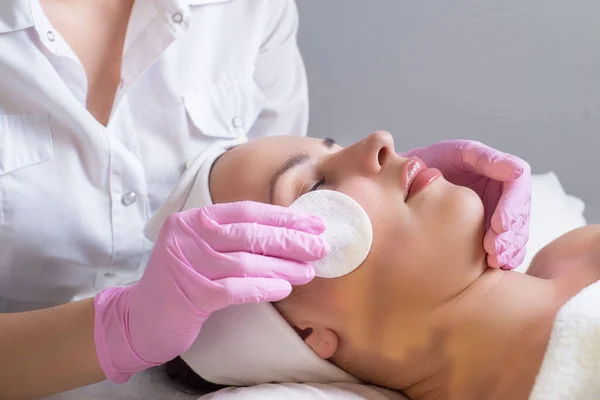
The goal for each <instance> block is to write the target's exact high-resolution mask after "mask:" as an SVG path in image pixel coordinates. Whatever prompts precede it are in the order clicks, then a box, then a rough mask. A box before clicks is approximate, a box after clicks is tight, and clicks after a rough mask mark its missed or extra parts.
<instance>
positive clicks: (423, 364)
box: [385, 269, 561, 399]
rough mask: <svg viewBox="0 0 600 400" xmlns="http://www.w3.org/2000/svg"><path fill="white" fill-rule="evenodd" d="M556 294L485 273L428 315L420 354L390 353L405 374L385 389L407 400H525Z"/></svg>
mask: <svg viewBox="0 0 600 400" xmlns="http://www.w3.org/2000/svg"><path fill="white" fill-rule="evenodd" d="M555 292H556V291H555V289H554V284H553V283H552V282H551V281H548V280H543V279H538V278H534V277H531V276H528V275H524V274H520V273H517V272H507V271H501V270H497V269H487V270H486V271H485V272H484V273H483V274H482V275H481V276H480V277H479V278H478V279H476V280H475V282H474V283H472V284H471V285H470V286H469V287H468V288H467V289H465V290H464V291H463V292H462V293H460V294H459V295H458V296H456V297H455V298H454V299H452V300H451V301H449V302H448V303H447V304H444V305H443V306H440V307H439V308H438V309H437V310H434V311H433V312H432V313H431V314H430V317H429V318H428V319H427V320H428V321H427V322H426V323H425V324H424V326H423V327H422V329H421V334H422V335H420V336H421V337H422V338H431V339H432V340H428V344H427V346H426V347H423V348H424V349H425V350H423V351H416V352H415V351H414V348H412V349H407V347H406V346H403V347H402V349H399V348H397V349H396V350H400V351H401V354H398V353H396V354H395V355H394V356H395V357H394V358H395V360H396V361H397V360H398V359H401V360H402V362H401V364H402V365H404V367H403V368H400V369H401V370H402V371H401V373H399V374H398V373H396V374H394V376H391V377H389V379H388V380H387V381H386V383H385V385H386V386H388V387H394V388H397V389H401V390H403V391H404V392H405V393H406V394H407V395H408V396H409V397H410V398H411V399H429V398H439V397H442V398H448V399H455V398H456V399H471V398H472V399H481V398H501V399H504V398H510V399H518V398H524V399H526V398H527V397H528V395H529V392H530V391H531V388H532V387H533V384H534V381H535V377H536V375H537V372H538V370H539V368H540V365H541V362H542V359H543V357H544V353H545V349H546V345H547V343H548V340H549V336H550V331H551V329H552V324H553V321H554V317H555V315H556V312H557V311H558V309H559V308H560V305H561V304H560V302H559V301H558V296H557V295H556V293H555ZM398 326H401V325H398ZM411 352H412V354H411ZM388 357H389V356H388ZM396 365H398V364H396ZM410 368H412V371H411V373H409V374H406V373H405V372H406V371H407V370H408V369H410ZM396 372H399V371H398V370H397V369H396ZM409 375H410V376H409ZM411 377H412V381H410V380H407V378H409V379H410V378H411Z"/></svg>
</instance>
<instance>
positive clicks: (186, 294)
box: [94, 202, 327, 382]
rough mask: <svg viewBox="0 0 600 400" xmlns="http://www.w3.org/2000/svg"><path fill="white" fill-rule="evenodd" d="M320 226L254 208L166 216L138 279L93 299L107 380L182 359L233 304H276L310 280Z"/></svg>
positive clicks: (231, 206)
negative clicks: (219, 313)
mask: <svg viewBox="0 0 600 400" xmlns="http://www.w3.org/2000/svg"><path fill="white" fill-rule="evenodd" d="M324 230H325V225H324V224H323V222H322V221H321V220H320V219H318V218H316V217H311V216H302V215H298V214H294V213H293V212H292V211H291V210H290V209H288V208H283V207H277V206H272V205H267V204H261V203H254V202H239V203H227V204H217V205H213V206H208V207H204V208H202V209H195V210H189V211H184V212H181V213H177V214H173V215H171V216H170V217H169V218H168V219H167V220H166V222H165V224H164V225H163V227H162V229H161V231H160V234H159V236H158V239H157V241H156V245H155V247H154V250H153V251H152V254H151V255H150V259H149V261H148V265H147V268H146V270H145V272H144V275H143V277H142V278H141V279H140V281H139V282H138V283H137V284H134V285H132V286H128V287H116V288H109V289H106V290H104V291H102V292H100V293H99V294H98V295H97V296H96V297H95V299H94V307H95V312H96V314H95V326H94V339H95V343H96V352H97V355H98V359H99V362H100V366H101V367H102V369H103V370H104V372H105V374H106V377H107V378H108V379H110V380H112V381H115V382H126V381H127V380H128V379H129V378H130V377H131V375H133V374H134V373H136V372H138V371H141V370H143V369H146V368H148V367H151V366H155V365H160V364H162V363H164V362H166V361H169V360H171V359H173V358H175V357H176V356H178V355H179V354H181V353H183V352H185V351H186V350H187V349H188V348H189V347H190V346H191V345H192V343H193V341H194V340H195V339H196V337H197V336H198V333H199V331H200V329H201V327H202V324H203V323H204V321H206V319H207V318H208V317H209V316H210V315H211V314H212V313H213V312H215V311H217V310H219V309H221V308H224V307H227V306H229V305H236V304H243V303H259V302H272V301H278V300H281V299H283V298H285V297H286V296H288V295H289V294H290V292H291V289H292V286H291V285H302V284H305V283H308V282H309V281H311V280H312V279H313V277H314V274H315V273H314V270H313V268H312V266H311V265H310V262H311V261H315V260H318V259H320V258H322V257H323V256H325V254H326V251H327V250H326V247H325V245H324V244H323V242H322V241H321V239H320V238H319V237H318V235H319V234H321V233H322V232H323V231H324Z"/></svg>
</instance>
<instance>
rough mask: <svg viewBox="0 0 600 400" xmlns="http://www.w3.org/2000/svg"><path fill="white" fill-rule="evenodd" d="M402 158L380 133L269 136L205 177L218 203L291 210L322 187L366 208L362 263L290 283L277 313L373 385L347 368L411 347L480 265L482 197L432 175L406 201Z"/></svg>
mask: <svg viewBox="0 0 600 400" xmlns="http://www.w3.org/2000/svg"><path fill="white" fill-rule="evenodd" d="M406 161H407V159H405V158H402V157H400V156H398V155H397V154H396V152H395V149H394V142H393V139H392V137H391V135H390V134H389V133H387V132H383V131H379V132H375V133H372V134H371V135H369V136H367V137H366V138H364V139H363V140H361V141H359V142H356V143H354V144H353V145H351V146H349V147H346V148H342V147H340V146H338V145H336V144H333V143H332V142H331V141H329V140H321V139H313V138H305V137H296V136H280V137H268V138H263V139H259V140H255V141H253V142H251V143H249V144H244V145H241V146H238V147H236V148H234V149H232V150H230V151H229V152H227V153H225V154H224V155H223V156H222V157H221V158H220V159H219V160H218V161H217V162H216V163H215V165H214V166H213V170H212V172H211V178H210V188H211V196H212V199H213V201H214V202H215V203H223V202H232V201H240V200H253V201H258V202H263V203H271V204H276V205H281V206H289V205H290V204H291V203H292V202H293V201H294V200H295V199H297V198H298V197H299V196H301V195H302V194H304V193H307V192H309V191H310V190H320V189H327V190H336V191H339V192H342V193H344V194H346V195H348V196H350V197H352V198H353V199H354V200H356V201H357V202H358V203H359V204H360V205H361V206H362V207H363V208H364V210H365V211H366V212H367V214H368V215H369V217H370V219H371V223H372V226H373V245H372V248H371V251H370V253H369V255H368V257H367V258H366V260H365V261H364V262H363V264H361V266H360V267H358V268H357V269H356V270H354V271H353V272H351V273H350V274H348V275H345V276H342V277H340V278H335V279H323V278H315V279H314V280H313V281H312V282H310V283H309V284H307V285H304V286H299V287H295V288H294V291H293V293H292V295H291V296H290V297H289V298H288V299H285V300H283V301H281V302H279V303H277V304H276V307H277V308H278V310H279V311H280V313H281V314H282V315H283V316H284V317H285V318H286V319H287V320H288V322H289V323H290V324H291V325H293V326H294V327H296V328H297V329H298V330H302V331H304V333H305V334H307V333H308V332H311V331H312V333H311V334H310V335H308V337H307V338H306V342H307V344H308V345H310V346H311V347H312V348H313V350H315V352H316V353H317V354H319V355H320V356H322V357H324V358H330V357H332V356H333V361H334V362H336V361H337V362H338V363H341V364H343V367H344V368H345V369H347V370H349V372H351V373H353V374H354V375H356V376H358V377H359V378H362V379H365V380H370V381H373V380H374V379H371V377H370V376H368V375H369V374H370V372H368V371H363V370H361V368H358V367H356V368H355V367H353V366H352V365H353V364H354V363H352V361H353V360H355V359H357V358H359V359H361V360H368V359H372V360H373V361H374V362H375V361H376V358H377V357H378V356H377V354H379V353H384V352H385V351H386V346H391V343H392V342H393V343H395V346H398V343H404V344H405V345H406V346H408V347H410V346H411V344H415V343H416V342H418V341H419V340H420V338H419V337H418V336H419V334H418V332H419V331H420V330H421V329H420V328H421V327H422V330H421V331H423V332H424V330H425V329H426V326H427V325H428V324H430V323H434V322H433V321H432V319H435V318H438V316H437V315H438V313H437V311H438V310H440V308H443V306H444V304H445V303H446V302H447V301H449V300H450V299H451V298H453V297H454V296H456V295H458V294H459V293H460V292H461V291H462V290H463V289H465V288H466V287H467V286H468V285H469V284H470V283H472V282H473V281H474V280H475V279H476V278H477V277H478V276H479V275H481V273H482V272H483V270H484V269H485V262H484V261H485V252H484V250H483V245H482V243H483V233H484V232H483V207H482V204H481V201H480V199H479V197H478V196H477V195H476V194H475V193H474V192H473V191H471V190H470V189H467V188H464V187H459V186H455V185H452V184H450V183H449V182H447V181H446V180H445V179H443V178H439V179H437V180H435V181H433V182H432V183H431V184H430V185H429V186H427V187H426V188H425V189H424V190H421V191H419V192H417V193H416V194H414V195H410V196H409V197H408V198H407V199H406V201H405V193H404V192H405V190H404V188H403V185H402V182H403V165H404V163H405V162H406ZM434 316H435V317H434ZM413 342H414V343H413ZM351 364H352V365H351ZM364 364H365V363H364V362H363V363H362V365H364ZM375 383H377V382H375Z"/></svg>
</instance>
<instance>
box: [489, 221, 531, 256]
mask: <svg viewBox="0 0 600 400" xmlns="http://www.w3.org/2000/svg"><path fill="white" fill-rule="evenodd" d="M528 239H529V215H524V216H522V217H521V218H519V220H516V221H515V223H514V224H513V225H512V226H511V229H509V230H506V231H504V232H498V231H497V230H496V229H494V226H492V227H491V228H490V229H489V230H488V231H487V232H486V234H485V237H484V239H483V247H484V248H485V251H486V252H487V253H488V254H491V255H502V254H503V253H505V252H506V251H511V250H514V249H515V248H520V247H523V246H524V245H525V244H526V243H527V240H528ZM515 245H517V246H516V247H515Z"/></svg>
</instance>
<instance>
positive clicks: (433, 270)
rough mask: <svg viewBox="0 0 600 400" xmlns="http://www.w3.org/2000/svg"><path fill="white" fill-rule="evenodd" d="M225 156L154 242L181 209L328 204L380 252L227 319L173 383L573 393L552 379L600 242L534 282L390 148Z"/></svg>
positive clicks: (433, 393)
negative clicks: (498, 264)
mask: <svg viewBox="0 0 600 400" xmlns="http://www.w3.org/2000/svg"><path fill="white" fill-rule="evenodd" d="M223 151H224V150H221V149H220V148H217V149H212V150H208V151H207V153H206V154H205V155H203V156H202V157H200V158H201V161H199V163H200V164H198V165H197V166H196V168H198V169H199V170H200V172H199V173H198V175H197V177H196V178H195V182H190V186H191V187H192V189H191V190H190V191H189V193H188V190H189V187H188V188H187V189H186V188H184V189H183V190H181V188H180V189H179V193H176V194H175V195H172V196H171V198H170V199H169V201H167V203H165V205H164V206H163V207H162V208H161V210H160V211H159V213H158V214H157V215H156V216H155V217H154V218H153V219H152V220H151V222H150V225H149V226H148V228H147V234H148V235H149V236H152V235H154V234H155V233H156V232H157V231H158V229H159V228H160V225H162V222H163V221H164V219H165V218H166V215H168V214H169V213H172V212H175V211H179V210H180V209H182V208H183V209H185V208H191V207H200V206H203V205H208V204H211V203H215V204H216V203H226V202H236V201H242V200H252V201H256V202H264V203H272V204H276V205H281V206H290V205H291V204H292V203H294V202H295V201H296V199H298V198H299V197H300V196H302V195H304V194H307V193H309V192H311V191H321V190H327V191H336V192H340V193H342V194H344V195H345V196H347V197H349V198H351V199H353V200H354V201H355V202H356V203H358V205H360V208H361V209H362V210H364V212H366V215H367V216H368V220H369V222H370V227H371V229H372V243H371V246H370V251H368V255H367V256H366V259H364V262H362V263H361V264H360V266H358V267H357V268H355V269H353V270H351V271H346V272H349V273H346V274H344V272H343V271H342V272H341V273H340V274H338V275H341V276H337V275H336V277H334V278H325V277H319V276H318V275H319V273H318V271H317V277H316V278H314V279H313V280H312V281H311V282H310V283H308V284H305V285H298V286H294V288H293V291H292V294H291V295H290V296H289V297H287V298H285V299H283V300H281V301H278V302H276V303H272V304H269V303H267V304H251V305H243V306H233V307H228V308H225V309H224V310H221V311H218V312H216V313H215V314H213V315H212V316H211V317H210V318H209V319H208V320H207V321H206V323H205V324H204V325H203V327H202V330H201V332H200V335H199V337H198V338H197V340H196V342H195V343H194V344H193V346H192V347H191V349H190V350H189V351H187V352H186V353H184V354H183V355H182V356H181V359H176V360H174V361H173V362H172V363H171V366H170V367H171V370H172V371H173V370H174V369H181V368H185V369H188V368H189V371H191V372H192V375H193V381H195V382H192V383H197V384H199V383H201V382H203V381H204V380H206V381H208V382H212V383H215V384H221V385H239V386H244V385H253V384H260V383H268V382H321V383H327V382H364V383H369V384H373V385H377V386H381V387H384V388H389V389H393V390H395V391H399V392H402V393H404V394H405V395H406V396H408V397H409V398H411V399H438V398H448V399H461V400H466V399H526V398H528V397H529V396H530V394H531V396H532V398H535V395H536V392H538V393H537V394H538V395H541V394H542V393H543V392H544V391H548V390H549V389H548V385H551V384H552V382H553V381H554V382H556V381H559V379H558V378H556V377H555V376H553V369H556V368H560V367H561V362H565V363H568V362H569V361H568V360H561V361H558V362H557V361H556V360H555V359H553V357H554V356H553V355H552V354H551V352H550V350H548V353H547V349H548V348H549V341H550V338H551V332H552V329H553V325H554V322H555V319H556V317H557V313H558V312H559V310H560V309H561V307H563V306H564V305H565V304H566V303H567V302H569V300H570V299H572V298H573V297H574V296H575V295H577V294H578V293H579V292H581V291H582V290H583V289H584V288H586V287H587V286H589V285H592V284H593V283H594V282H596V281H597V280H598V279H599V278H600V262H599V261H600V247H599V246H598V245H597V243H598V240H599V239H600V229H598V227H597V226H588V227H585V228H582V229H578V230H575V231H572V232H570V233H568V234H566V235H564V236H562V237H560V238H559V239H557V240H556V241H554V242H552V243H551V244H550V245H548V246H546V247H545V248H544V249H543V250H542V251H540V252H539V253H538V254H537V256H536V257H535V259H534V260H533V262H532V264H531V266H530V268H529V270H528V272H527V274H521V273H518V272H511V271H504V270H501V269H497V268H488V266H487V263H486V252H485V250H484V243H483V242H484V212H483V207H482V203H481V200H480V198H479V197H478V196H477V195H476V194H475V193H474V192H473V191H471V190H470V189H467V188H464V187H461V186H455V185H453V184H450V183H449V182H448V181H446V180H445V179H444V177H443V176H440V175H439V174H438V173H437V172H436V171H435V170H428V171H425V172H424V173H422V174H421V175H422V177H421V178H418V179H415V180H412V179H411V178H410V177H411V174H413V175H414V171H421V170H422V168H424V167H423V165H422V164H421V162H420V161H419V160H418V159H406V158H402V157H400V156H398V155H396V153H395V151H394V145H393V141H392V138H391V136H390V135H389V134H388V133H386V132H376V133H373V134H371V135H370V136H368V137H366V138H365V139H363V140H362V141H359V142H357V143H355V144H354V145H352V146H349V147H347V148H342V147H340V146H338V145H336V144H332V143H331V141H329V140H325V141H323V140H320V139H311V138H303V137H292V136H290V137H274V138H265V139H260V140H257V141H253V142H251V143H249V144H242V145H239V146H237V147H234V148H232V149H230V150H228V151H225V152H224V153H223ZM221 153H223V154H222V155H221ZM215 160H216V162H214V161H215ZM411 171H413V172H411ZM209 175H210V179H209V178H208V177H209ZM407 177H408V178H409V179H407ZM191 183H193V186H192V185H191ZM209 183H210V185H209ZM353 217H354V216H352V218H353ZM349 218H350V216H349ZM330 228H332V227H328V229H330ZM359 237H361V238H363V240H366V239H364V237H363V236H360V235H359ZM367 239H368V238H367ZM363 258H364V257H363ZM340 259H343V257H342V258H340ZM334 269H335V266H334ZM350 269H352V268H350ZM342 270H343V268H342ZM325 275H326V274H325ZM333 275H335V274H333ZM593 288H594V286H592V287H590V288H589V289H587V290H592V289H593ZM584 293H585V291H584ZM584 293H582V294H580V295H579V296H582V295H584ZM579 296H578V297H579ZM599 296H600V295H599ZM569 304H570V303H569ZM596 308H598V307H596ZM561 312H562V311H561ZM560 315H561V314H559V316H560ZM565 318H567V317H566V316H565ZM557 324H558V322H557ZM558 330H559V331H560V329H558ZM563 330H564V329H563ZM561 332H562V331H561ZM561 332H558V331H557V332H554V333H553V334H552V337H553V340H555V339H556V340H558V339H560V338H559V337H558V336H557V337H556V338H555V337H554V336H556V335H561V334H562V333H561ZM563 333H564V332H563ZM598 340H600V339H598ZM563 354H564V353H563ZM182 360H183V361H182ZM596 364H598V360H596ZM540 369H542V373H540ZM179 372H181V371H179ZM536 380H537V382H536ZM534 385H535V388H534ZM532 390H533V393H532ZM552 390H555V389H552ZM550 393H552V392H550ZM576 397H577V398H583V397H578V396H576Z"/></svg>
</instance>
